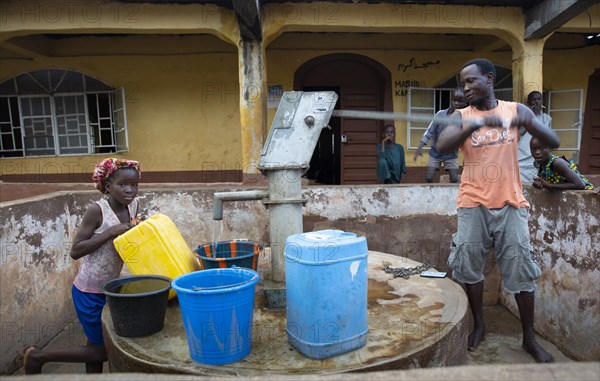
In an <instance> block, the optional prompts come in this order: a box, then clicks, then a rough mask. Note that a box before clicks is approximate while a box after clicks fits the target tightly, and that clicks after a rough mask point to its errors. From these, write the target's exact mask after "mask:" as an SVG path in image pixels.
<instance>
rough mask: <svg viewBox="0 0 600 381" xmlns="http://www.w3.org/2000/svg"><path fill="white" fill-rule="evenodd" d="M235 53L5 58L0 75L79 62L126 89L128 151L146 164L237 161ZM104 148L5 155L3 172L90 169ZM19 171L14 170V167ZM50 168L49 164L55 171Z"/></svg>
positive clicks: (212, 165) (234, 165)
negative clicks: (86, 151) (44, 154)
mask: <svg viewBox="0 0 600 381" xmlns="http://www.w3.org/2000/svg"><path fill="white" fill-rule="evenodd" d="M237 66H238V57H237V54H200V55H181V56H165V57H156V56H154V57H153V56H121V57H76V58H54V59H43V60H36V61H35V62H32V61H21V60H16V61H12V60H10V61H7V60H5V61H3V62H2V65H0V81H3V80H6V79H8V78H10V77H11V76H13V75H15V74H18V73H21V72H27V71H33V70H36V69H39V68H46V67H59V68H69V69H73V70H79V71H81V72H83V73H85V74H87V75H89V76H92V77H95V78H97V79H100V80H102V81H105V82H106V83H108V84H110V85H112V86H115V87H121V86H122V87H124V88H125V91H126V102H127V103H126V104H127V122H128V130H129V152H128V153H127V154H124V155H123V156H124V157H127V158H131V159H136V160H139V161H140V162H141V163H142V166H143V169H144V170H146V171H185V170H202V169H206V170H215V169H226V170H232V169H242V168H241V163H242V146H241V128H240V116H239V85H238V83H239V82H238V69H237ZM105 156H106V154H100V155H85V156H68V157H40V158H20V159H2V160H0V165H1V167H2V173H3V174H16V173H46V172H47V171H50V173H56V172H57V171H59V168H62V169H64V170H65V171H67V172H71V173H73V172H74V173H82V172H83V173H86V172H89V173H90V174H91V168H93V164H94V163H96V162H98V161H100V160H101V159H102V158H103V157H105ZM15 171H16V172H15ZM52 171H53V172H52Z"/></svg>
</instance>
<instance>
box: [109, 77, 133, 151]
mask: <svg viewBox="0 0 600 381" xmlns="http://www.w3.org/2000/svg"><path fill="white" fill-rule="evenodd" d="M113 102H114V109H113V126H114V132H115V146H116V149H117V152H127V151H128V150H129V141H128V139H127V114H126V112H125V89H124V88H123V87H121V88H119V89H118V90H116V91H115V92H114V94H113Z"/></svg>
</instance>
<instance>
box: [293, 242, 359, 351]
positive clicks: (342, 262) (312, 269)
mask: <svg viewBox="0 0 600 381" xmlns="http://www.w3.org/2000/svg"><path fill="white" fill-rule="evenodd" d="M368 255H369V252H368V249H367V240H366V239H365V237H357V236H356V234H354V233H347V232H343V231H341V230H321V231H317V232H312V233H303V234H295V235H292V236H290V237H288V239H287V241H286V244H285V249H284V257H285V259H286V261H285V272H286V299H287V303H286V312H287V325H286V330H287V334H288V340H289V342H290V343H291V344H292V345H293V346H294V348H296V349H297V350H298V351H299V352H300V353H302V354H303V355H305V356H306V357H309V358H312V359H324V358H328V357H332V356H336V355H339V354H342V353H346V352H349V351H351V350H354V349H357V348H360V347H362V346H363V345H365V344H366V342H367V331H368V325H367V292H368V289H367V284H368V277H367V272H368V267H367V259H368Z"/></svg>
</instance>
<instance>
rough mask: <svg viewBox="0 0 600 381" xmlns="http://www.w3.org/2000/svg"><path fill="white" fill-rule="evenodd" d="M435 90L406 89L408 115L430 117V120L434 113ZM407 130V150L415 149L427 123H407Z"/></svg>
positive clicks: (421, 88) (422, 88)
mask: <svg viewBox="0 0 600 381" xmlns="http://www.w3.org/2000/svg"><path fill="white" fill-rule="evenodd" d="M435 90H436V89H430V88H424V87H409V88H408V95H407V98H408V107H407V108H408V114H409V115H419V116H423V115H425V116H428V117H429V116H431V120H433V117H434V115H435V113H436V111H435V110H436V96H435V95H436V91H435ZM407 127H408V128H407V130H408V136H407V138H408V139H407V140H408V142H407V143H408V144H407V147H408V149H417V148H418V147H419V142H420V141H421V138H422V137H423V134H424V133H425V131H427V127H429V123H428V122H421V121H420V122H412V121H410V120H409V121H407Z"/></svg>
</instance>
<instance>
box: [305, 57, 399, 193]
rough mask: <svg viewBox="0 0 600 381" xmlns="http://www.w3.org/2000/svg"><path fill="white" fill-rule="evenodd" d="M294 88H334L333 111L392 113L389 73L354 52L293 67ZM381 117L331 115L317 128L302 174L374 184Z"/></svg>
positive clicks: (319, 180)
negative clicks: (326, 126) (323, 126)
mask: <svg viewBox="0 0 600 381" xmlns="http://www.w3.org/2000/svg"><path fill="white" fill-rule="evenodd" d="M294 88H295V89H296V90H301V91H335V92H336V93H337V94H338V103H337V104H336V107H335V108H336V109H349V110H365V111H391V109H392V92H391V74H390V73H389V70H387V68H385V67H384V66H383V65H381V64H380V63H378V62H376V61H374V60H372V59H370V58H368V57H365V56H361V55H357V54H331V55H326V56H321V57H316V58H314V59H312V60H310V61H308V62H306V63H304V64H303V65H302V66H301V67H300V68H298V70H297V71H296V74H295V78H294ZM384 124H385V123H384V121H376V120H366V119H344V118H334V117H332V118H331V120H330V123H329V125H330V127H331V129H324V130H323V131H322V132H321V136H320V138H319V143H318V144H317V148H316V149H315V152H314V153H313V157H312V159H311V164H310V168H309V170H308V171H307V172H306V175H305V176H306V177H307V178H308V179H309V180H312V181H314V182H315V183H318V184H330V185H339V184H376V183H377V173H376V167H377V150H376V145H377V143H379V142H380V140H381V136H382V132H383V131H382V130H383V126H384Z"/></svg>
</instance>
